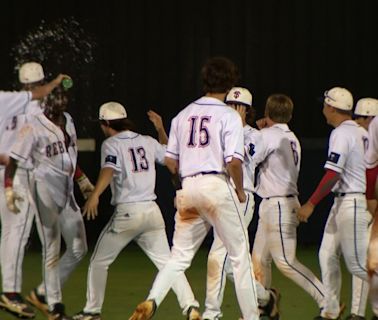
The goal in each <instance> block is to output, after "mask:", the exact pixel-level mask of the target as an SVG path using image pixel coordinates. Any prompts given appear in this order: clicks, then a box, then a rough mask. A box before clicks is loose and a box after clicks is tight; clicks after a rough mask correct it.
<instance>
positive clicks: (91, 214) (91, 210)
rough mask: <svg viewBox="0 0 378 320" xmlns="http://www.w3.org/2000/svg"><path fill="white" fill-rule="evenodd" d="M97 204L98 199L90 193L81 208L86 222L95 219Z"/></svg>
mask: <svg viewBox="0 0 378 320" xmlns="http://www.w3.org/2000/svg"><path fill="white" fill-rule="evenodd" d="M98 203H99V197H98V196H97V195H96V194H94V193H92V194H91V195H90V196H89V198H88V200H87V202H85V204H84V207H83V217H85V216H86V217H87V220H94V219H95V218H96V217H97V214H98V212H97V208H98Z"/></svg>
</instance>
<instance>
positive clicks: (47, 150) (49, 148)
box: [46, 145, 51, 158]
mask: <svg viewBox="0 0 378 320" xmlns="http://www.w3.org/2000/svg"><path fill="white" fill-rule="evenodd" d="M46 157H47V158H51V146H50V145H47V146H46Z"/></svg>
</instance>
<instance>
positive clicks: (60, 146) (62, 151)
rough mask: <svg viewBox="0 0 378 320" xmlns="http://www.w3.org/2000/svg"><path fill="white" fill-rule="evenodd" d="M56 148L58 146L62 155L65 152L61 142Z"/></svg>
mask: <svg viewBox="0 0 378 320" xmlns="http://www.w3.org/2000/svg"><path fill="white" fill-rule="evenodd" d="M58 146H59V152H60V153H64V152H65V150H64V145H63V142H62V141H58Z"/></svg>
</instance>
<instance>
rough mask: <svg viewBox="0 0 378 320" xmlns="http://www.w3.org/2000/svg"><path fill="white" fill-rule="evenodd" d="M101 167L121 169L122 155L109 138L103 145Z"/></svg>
mask: <svg viewBox="0 0 378 320" xmlns="http://www.w3.org/2000/svg"><path fill="white" fill-rule="evenodd" d="M101 168H112V169H114V170H116V171H121V164H120V155H119V154H118V150H117V148H116V146H115V145H114V143H112V141H111V140H109V139H107V140H105V141H104V142H103V143H102V146H101Z"/></svg>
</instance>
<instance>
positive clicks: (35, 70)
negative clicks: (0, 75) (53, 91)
mask: <svg viewBox="0 0 378 320" xmlns="http://www.w3.org/2000/svg"><path fill="white" fill-rule="evenodd" d="M44 78H45V75H44V73H43V68H42V66H41V65H40V64H39V63H37V62H26V63H24V64H23V65H22V66H21V67H20V70H19V71H18V79H19V80H20V82H21V83H24V84H27V83H33V82H38V81H41V80H43V79H44Z"/></svg>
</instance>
